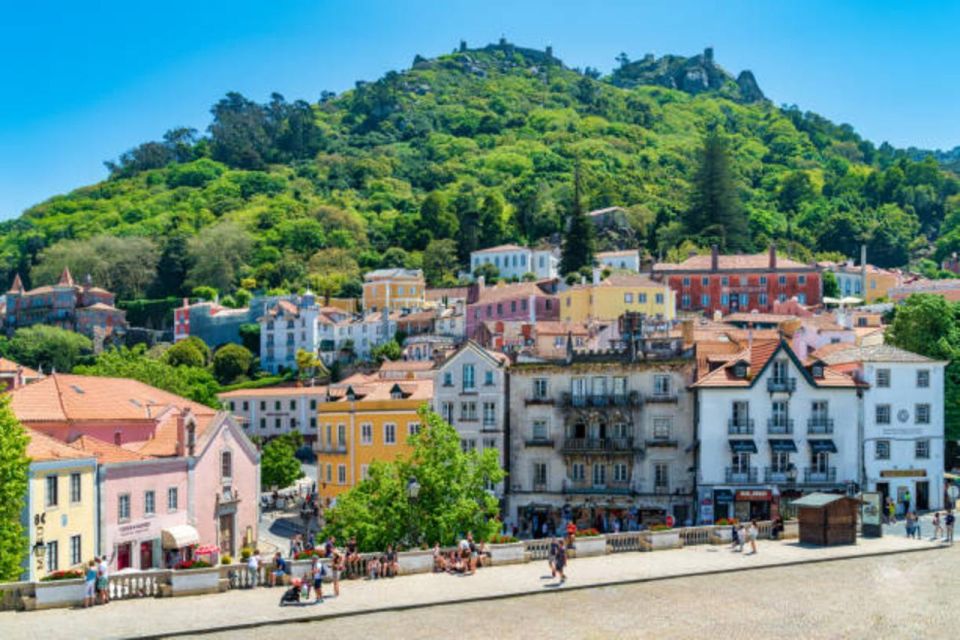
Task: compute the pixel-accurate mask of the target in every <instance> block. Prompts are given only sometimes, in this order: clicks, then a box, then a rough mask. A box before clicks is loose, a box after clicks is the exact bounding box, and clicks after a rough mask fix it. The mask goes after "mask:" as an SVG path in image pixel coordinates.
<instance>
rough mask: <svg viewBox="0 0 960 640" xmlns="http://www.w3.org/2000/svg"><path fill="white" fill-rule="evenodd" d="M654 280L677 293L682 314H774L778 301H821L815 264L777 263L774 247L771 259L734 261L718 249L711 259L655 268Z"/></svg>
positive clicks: (743, 257)
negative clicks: (688, 312) (721, 253)
mask: <svg viewBox="0 0 960 640" xmlns="http://www.w3.org/2000/svg"><path fill="white" fill-rule="evenodd" d="M653 278H654V279H655V280H660V281H664V280H665V281H666V283H667V285H668V286H669V287H670V288H671V289H673V290H674V291H676V293H677V308H678V310H679V311H705V312H707V313H713V312H714V311H717V310H719V311H720V312H721V313H723V314H727V313H735V312H737V311H753V310H754V309H756V310H757V311H760V312H770V311H772V310H773V304H774V303H775V302H777V301H780V302H784V301H786V300H789V299H791V298H796V299H797V302H798V303H800V304H801V305H808V306H809V305H818V304H820V302H821V296H822V289H821V282H820V272H819V271H818V270H817V267H816V265H810V264H803V263H800V262H796V261H795V260H790V259H786V258H777V249H776V247H774V246H771V247H770V251H769V252H768V253H766V254H763V253H758V254H754V255H730V256H722V255H720V253H719V252H718V251H717V248H716V247H713V251H712V252H711V254H710V255H708V256H706V255H702V256H701V255H697V256H691V257H690V258H688V259H686V260H685V261H683V262H681V263H679V264H676V263H669V262H662V263H658V264H656V265H654V267H653Z"/></svg>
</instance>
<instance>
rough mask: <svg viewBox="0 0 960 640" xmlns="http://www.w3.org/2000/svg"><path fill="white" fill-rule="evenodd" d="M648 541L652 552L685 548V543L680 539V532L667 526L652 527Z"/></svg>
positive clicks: (657, 525) (656, 525)
mask: <svg viewBox="0 0 960 640" xmlns="http://www.w3.org/2000/svg"><path fill="white" fill-rule="evenodd" d="M648 539H649V540H650V550H651V551H660V550H663V549H679V548H680V547H682V546H683V541H682V540H681V539H680V530H679V529H674V528H672V527H670V526H669V525H666V524H655V525H653V526H651V527H650V533H649V535H648Z"/></svg>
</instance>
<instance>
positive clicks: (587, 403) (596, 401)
mask: <svg viewBox="0 0 960 640" xmlns="http://www.w3.org/2000/svg"><path fill="white" fill-rule="evenodd" d="M528 402H529V401H528ZM550 402H551V403H552V402H553V401H552V400H551V401H550ZM640 403H641V400H640V394H639V393H638V392H636V391H630V392H629V393H602V394H597V393H592V394H574V393H564V394H563V395H562V396H561V404H562V405H563V406H564V407H573V408H575V409H581V408H584V407H637V406H640Z"/></svg>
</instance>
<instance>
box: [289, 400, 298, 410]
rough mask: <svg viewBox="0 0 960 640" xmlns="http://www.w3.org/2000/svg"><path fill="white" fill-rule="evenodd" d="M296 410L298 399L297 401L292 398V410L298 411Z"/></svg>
mask: <svg viewBox="0 0 960 640" xmlns="http://www.w3.org/2000/svg"><path fill="white" fill-rule="evenodd" d="M296 410H297V401H296V400H291V401H290V411H296Z"/></svg>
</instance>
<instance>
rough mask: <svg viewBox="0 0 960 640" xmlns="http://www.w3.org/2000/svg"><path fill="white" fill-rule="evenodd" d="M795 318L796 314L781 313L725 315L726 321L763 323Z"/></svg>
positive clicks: (774, 322) (777, 322)
mask: <svg viewBox="0 0 960 640" xmlns="http://www.w3.org/2000/svg"><path fill="white" fill-rule="evenodd" d="M795 319H796V316H791V315H785V314H779V313H729V314H727V315H725V316H724V317H723V320H724V321H725V322H743V323H747V322H759V323H761V324H779V323H781V322H784V321H786V320H795Z"/></svg>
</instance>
